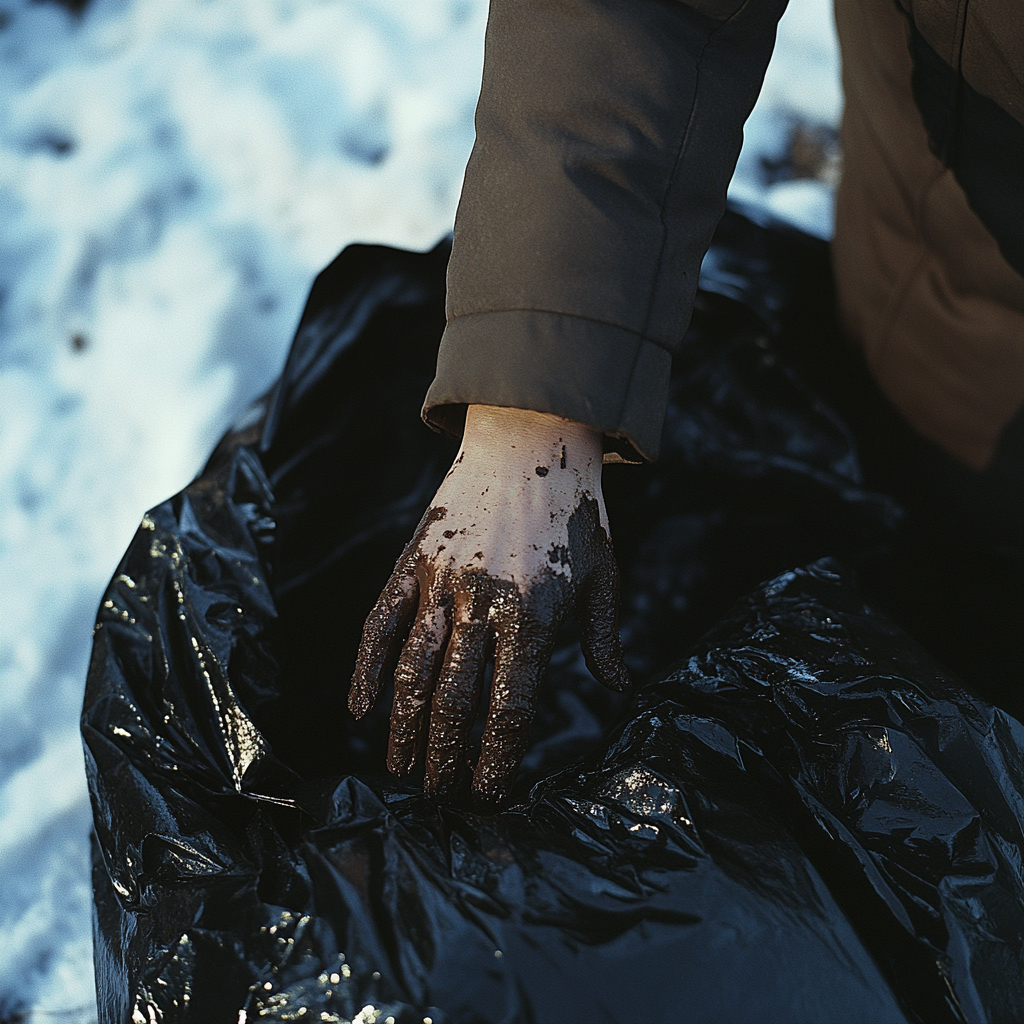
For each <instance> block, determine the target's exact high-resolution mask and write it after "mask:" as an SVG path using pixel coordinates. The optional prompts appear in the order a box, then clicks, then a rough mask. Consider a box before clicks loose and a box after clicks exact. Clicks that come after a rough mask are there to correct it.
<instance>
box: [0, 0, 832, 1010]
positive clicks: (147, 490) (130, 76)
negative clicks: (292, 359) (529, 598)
mask: <svg viewBox="0 0 1024 1024" xmlns="http://www.w3.org/2000/svg"><path fill="white" fill-rule="evenodd" d="M486 7H487V3H486V0H415V2H412V0H215V2H211V0H144V2H140V0H135V2H131V0H93V2H92V3H91V4H89V5H88V6H87V7H86V9H85V12H84V14H83V15H82V16H81V17H78V16H75V15H72V14H69V13H68V12H67V11H66V10H64V9H63V8H61V7H59V6H56V5H54V4H52V3H32V2H29V0H0V1024H7V1022H11V1021H14V1020H19V1021H22V1020H24V1021H35V1022H41V1021H43V1020H55V1019H56V1020H61V1021H65V1022H67V1024H74V1022H86V1021H92V1020H94V1019H95V1010H94V1006H93V1002H94V994H93V981H92V968H91V938H90V902H91V894H90V888H89V875H88V860H89V858H88V833H89V827H90V818H89V808H88V799H87V795H86V789H85V778H84V772H83V768H82V754H81V744H80V741H79V737H78V712H79V707H80V704H81V699H82V688H83V681H84V678H85V670H86V665H87V660H88V654H89V643H90V634H91V624H92V620H93V615H94V611H95V607H96V604H97V602H98V599H99V596H100V594H101V592H102V590H103V587H104V586H105V584H106V581H107V579H108V577H109V576H110V575H111V573H112V570H113V569H114V567H115V565H116V563H117V561H118V558H119V556H120V554H121V552H122V551H123V549H124V548H125V546H126V545H127V543H128V541H129V539H130V537H131V535H132V533H133V532H134V530H135V527H136V525H137V524H138V521H139V519H140V517H141V515H142V513H143V512H144V511H145V510H146V509H147V508H149V507H150V506H152V505H155V504H157V503H158V502H159V501H161V500H163V499H164V498H166V497H167V496H168V495H170V494H172V493H173V492H175V491H177V490H179V489H180V488H181V487H182V486H183V485H184V484H185V483H186V482H187V481H188V480H189V479H190V478H191V477H192V475H193V474H194V473H195V472H196V471H197V469H198V468H199V467H200V466H201V464H202V463H203V461H204V459H205V457H206V454H207V452H208V450H209V449H210V447H211V445H212V443H213V442H214V441H215V439H216V438H217V436H218V435H219V434H220V433H221V432H222V431H223V429H224V428H225V427H226V425H227V424H229V423H230V421H231V419H232V417H233V416H234V415H235V414H236V413H237V412H238V411H239V410H240V409H241V408H242V407H243V406H244V405H245V404H246V402H247V401H248V400H249V399H251V398H252V397H253V396H254V395H256V394H258V393H259V392H261V391H262V390H263V389H265V388H266V387H267V386H268V385H269V384H270V383H271V382H272V380H273V379H274V377H275V375H276V374H277V372H278V371H279V368H280V366H281V364H282V361H283V359H284V356H285V352H286V349H287V346H288V343H289V341H290V338H291V334H292V330H293V328H294V325H295V323H296V320H297V317H298V315H299V313H300V311H301V308H302V304H303V301H304V299H305V296H306V292H307V290H308V288H309V285H310V283H311V281H312V279H313V277H314V275H315V274H316V273H317V271H318V270H319V269H320V268H321V267H322V266H324V265H325V264H326V263H327V262H329V261H330V260H331V259H332V258H333V256H334V255H335V254H336V253H337V252H338V251H339V250H340V249H341V248H342V247H344V246H345V245H346V244H348V243H349V242H352V241H373V242H383V243H387V244H391V245H398V246H404V247H409V248H426V247H429V246H431V245H433V243H434V242H435V241H436V240H437V239H438V238H439V237H440V236H441V235H443V234H445V233H446V232H448V231H449V230H450V227H451V224H452V219H453V215H454V211H455V205H456V202H457V199H458V192H459V187H460V184H461V177H462V171H463V167H464V165H465V162H466V159H467V157H468V155H469V150H470V146H471V145H472V138H473V126H472V112H473V106H474V104H475V100H476V92H477V89H478V86H479V76H480V66H481V57H482V41H483V30H484V24H485V20H486ZM840 103H841V100H840V92H839V84H838V60H837V54H836V45H835V38H834V30H833V27H832V18H831V9H830V5H829V3H828V0H794V2H793V4H792V6H791V9H790V11H789V13H787V15H786V17H785V18H784V19H783V22H782V25H781V27H780V34H779V45H778V47H777V51H776V56H775V58H774V60H773V64H772V66H771V68H770V69H769V73H768V78H767V80H766V84H765V89H764V92H763V94H762V98H761V101H760V102H759V104H758V107H757V109H756V110H755V113H754V115H753V116H752V117H751V120H750V122H748V128H747V144H746V145H745V147H744V152H743V155H742V156H741V159H740V165H739V167H738V169H737V175H736V178H735V180H734V182H733V186H732V193H733V195H734V196H736V197H737V198H739V199H742V200H744V201H746V202H753V203H757V204H759V205H761V206H763V207H766V208H768V209H770V210H772V211H773V212H775V213H776V214H778V215H781V216H783V217H786V218H788V219H790V220H792V221H794V222H795V223H797V224H799V225H800V226H802V227H804V228H805V229H807V230H811V231H814V232H816V233H818V234H820V235H822V236H824V237H827V236H829V235H830V234H831V224H832V213H831V188H830V182H831V181H832V180H833V177H834V175H832V174H831V173H823V174H821V175H819V177H820V178H822V179H823V180H817V179H814V178H806V179H801V180H779V181H775V182H774V183H771V182H772V181H773V178H772V175H771V174H766V172H765V169H764V167H765V164H764V160H767V161H768V162H769V163H772V162H773V161H778V160H779V158H780V156H781V154H782V152H783V150H785V149H786V148H787V146H788V145H789V143H790V141H791V138H792V128H793V126H794V125H801V124H802V125H803V126H804V127H805V128H809V129H810V130H811V134H812V135H814V132H815V131H816V130H817V129H819V128H824V129H826V130H832V129H834V128H835V126H836V124H837V122H838V116H839V110H840ZM815 137H818V136H815ZM825 137H830V136H829V134H828V131H826V132H825ZM783 177H784V176H783Z"/></svg>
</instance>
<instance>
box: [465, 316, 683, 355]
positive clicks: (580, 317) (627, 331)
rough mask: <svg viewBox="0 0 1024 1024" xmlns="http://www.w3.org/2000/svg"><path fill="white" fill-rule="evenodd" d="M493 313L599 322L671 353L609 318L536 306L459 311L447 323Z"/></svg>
mask: <svg viewBox="0 0 1024 1024" xmlns="http://www.w3.org/2000/svg"><path fill="white" fill-rule="evenodd" d="M495 313H543V314H544V315H545V316H561V317H565V318H566V319H567V320H584V321H586V322H587V323H592V324H600V325H601V326H602V327H611V328H613V329H614V330H616V331H622V332H623V333H624V334H631V335H633V337H635V338H639V339H640V341H644V342H647V343H648V344H651V345H656V346H657V347H658V348H660V349H663V350H664V351H666V352H668V353H669V355H671V354H672V348H671V344H670V343H669V342H662V341H658V339H657V338H652V337H650V336H649V335H647V334H643V333H642V332H640V331H636V330H634V329H633V328H632V327H623V326H622V324H616V323H612V322H611V321H610V320H601V319H599V318H598V317H595V316H584V315H582V314H581V313H564V312H561V311H560V310H557V309H543V308H538V307H536V306H509V307H507V308H504V309H482V310H477V311H476V312H475V313H460V314H459V315H458V316H453V317H449V318H448V321H447V322H448V323H449V324H453V323H455V321H456V320H468V319H469V318H470V317H475V316H491V315H492V314H495Z"/></svg>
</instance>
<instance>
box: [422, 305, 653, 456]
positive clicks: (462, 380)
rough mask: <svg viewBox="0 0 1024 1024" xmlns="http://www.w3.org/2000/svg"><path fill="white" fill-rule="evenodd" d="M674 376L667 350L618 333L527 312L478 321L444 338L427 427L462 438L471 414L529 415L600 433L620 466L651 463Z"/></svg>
mask: <svg viewBox="0 0 1024 1024" xmlns="http://www.w3.org/2000/svg"><path fill="white" fill-rule="evenodd" d="M671 366H672V356H671V354H670V353H669V352H668V351H667V349H665V348H664V347H662V346H661V345H659V344H658V343H657V342H654V341H651V340H650V339H648V338H644V337H641V336H640V335H639V334H635V333H633V332H632V331H629V330H626V329H625V328H622V327H618V326H616V325H614V324H608V323H603V322H601V321H597V320H589V319H586V318H584V317H578V316H571V315H566V314H563V313H553V312H547V311H544V310H533V309H509V310H501V311H497V312H489V313H474V314H470V315H468V316H461V317H458V318H456V319H454V320H450V321H449V323H448V326H447V328H446V329H445V332H444V337H443V338H442V339H441V348H440V351H439V352H438V357H437V375H436V377H435V378H434V382H433V383H432V384H431V386H430V390H429V391H428V392H427V397H426V401H425V402H424V405H423V419H424V420H425V421H426V422H427V423H428V424H429V425H430V426H432V427H434V428H435V429H437V430H442V431H445V432H446V433H450V434H454V435H455V436H456V437H458V436H460V435H461V434H462V430H463V426H464V424H465V417H466V407H467V406H468V405H494V406H499V407H503V408H511V409H532V410H533V411H534V412H544V413H551V414H552V415H555V416H561V417H562V418H563V419H567V420H574V421H576V422H577V423H585V424H586V425H587V426H589V427H592V428H593V429H594V430H598V431H600V432H601V433H603V434H604V435H605V436H606V438H608V439H609V443H608V444H607V445H606V447H607V448H608V449H609V450H610V452H612V453H617V454H618V455H619V457H620V459H621V460H624V461H639V460H641V459H646V460H653V459H656V458H657V456H658V449H659V446H660V441H661V428H662V423H663V421H664V417H665V405H666V402H667V399H668V382H669V374H670V372H671ZM606 461H617V460H615V459H614V458H612V459H609V458H608V457H607V456H606Z"/></svg>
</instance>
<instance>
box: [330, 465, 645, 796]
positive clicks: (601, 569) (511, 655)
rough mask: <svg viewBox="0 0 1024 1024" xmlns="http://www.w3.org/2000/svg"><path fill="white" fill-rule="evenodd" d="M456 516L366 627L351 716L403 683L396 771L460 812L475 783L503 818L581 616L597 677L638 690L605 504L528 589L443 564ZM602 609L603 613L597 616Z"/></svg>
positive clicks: (405, 559)
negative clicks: (553, 665) (554, 665)
mask: <svg viewBox="0 0 1024 1024" xmlns="http://www.w3.org/2000/svg"><path fill="white" fill-rule="evenodd" d="M563 452H564V449H563ZM446 516H447V510H446V509H445V508H444V507H442V506H434V507H432V508H430V509H428V510H427V512H426V513H425V515H424V516H423V518H422V519H421V520H420V524H419V527H418V528H417V530H416V533H415V535H414V536H413V539H412V540H411V541H410V542H409V544H408V545H407V546H406V548H405V550H404V551H403V553H402V556H401V557H400V558H399V560H398V562H397V564H396V566H395V570H394V572H393V573H392V576H391V578H390V580H389V581H388V583H387V585H386V586H385V588H384V592H383V593H382V595H381V599H380V600H379V601H378V602H377V605H376V606H375V607H374V609H373V611H372V612H371V614H370V616H369V618H368V619H367V622H366V628H365V630H364V633H363V643H362V645H361V647H360V654H359V658H358V661H357V665H356V671H355V676H354V680H355V681H356V682H355V684H354V687H353V691H352V694H351V696H350V707H351V710H352V712H353V714H354V715H355V716H356V717H357V718H358V717H362V715H364V714H365V713H366V712H367V711H368V710H369V708H370V706H371V705H372V704H373V703H374V702H375V701H376V699H377V698H378V696H379V694H380V691H381V687H382V684H383V683H384V682H385V681H386V679H387V677H388V676H389V675H391V674H392V672H393V674H394V684H395V689H394V700H393V706H392V713H391V731H390V741H389V744H388V757H387V766H388V769H389V771H391V772H392V773H393V774H395V775H397V776H400V777H402V776H409V775H411V774H412V773H413V772H415V771H416V769H417V767H418V766H419V765H420V764H421V763H423V762H424V759H425V761H426V765H425V766H426V773H425V778H424V788H425V790H426V792H427V793H428V794H430V795H432V796H435V797H438V798H439V799H442V800H445V801H449V802H453V801H457V802H462V801H465V800H466V799H467V798H469V796H470V794H469V790H470V780H471V788H472V803H473V804H474V806H476V807H477V808H478V809H481V810H485V809H486V810H493V809H495V808H497V807H500V806H501V805H502V804H503V803H505V802H506V801H507V799H508V795H509V793H510V791H511V788H512V785H513V783H514V780H515V774H516V771H517V769H518V766H519V763H520V762H521V760H522V758H523V755H524V753H525V751H526V746H527V741H528V737H529V732H530V726H531V724H532V721H533V717H534V714H535V712H536V707H537V700H538V687H539V685H540V681H541V679H542V678H543V675H544V671H545V669H546V668H547V664H548V661H549V659H550V656H551V650H552V647H553V646H554V643H555V639H556V637H557V635H558V630H559V627H560V626H561V624H562V622H563V621H564V620H565V619H566V617H567V616H568V614H569V611H570V609H571V608H572V607H573V605H574V604H575V605H576V607H577V608H581V606H582V609H583V610H581V614H580V615H579V616H578V618H579V624H580V632H581V640H582V642H583V646H584V650H585V652H586V659H587V664H588V667H590V668H591V671H592V672H594V674H595V675H597V676H598V678H599V679H602V680H604V681H605V682H606V685H609V686H610V687H611V688H613V689H616V690H619V691H623V690H625V689H627V688H628V687H629V680H628V677H627V676H626V673H625V669H624V667H623V665H622V660H621V659H622V651H621V644H620V642H619V638H618V633H617V630H616V629H615V617H616V611H617V603H618V582H617V580H618V573H617V569H616V564H615V554H614V550H613V548H612V544H611V541H610V539H609V537H608V535H607V533H606V532H605V530H604V528H603V527H602V526H601V523H600V509H599V506H598V503H597V501H596V499H594V498H593V497H592V496H589V495H587V496H585V497H584V498H583V499H581V501H580V502H579V504H578V505H577V507H576V508H575V509H574V510H573V512H572V513H571V514H570V516H569V519H568V521H567V524H566V533H567V540H568V543H567V544H554V545H552V546H551V548H550V549H549V551H548V562H549V563H550V564H549V565H543V566H541V568H540V569H539V571H538V573H537V575H536V576H535V577H534V578H533V579H530V580H529V581H528V582H527V583H526V585H525V586H520V585H519V584H517V583H515V582H512V581H510V580H506V579H501V578H499V577H496V576H493V575H491V574H490V573H488V572H487V571H486V570H485V569H483V568H481V567H479V566H474V565H472V564H469V565H461V566H454V565H452V564H451V562H450V561H448V560H444V559H441V558H439V557H438V556H439V555H440V554H441V552H442V551H443V550H445V547H444V545H439V546H438V547H437V548H435V549H434V550H433V554H431V548H432V546H433V544H434V543H435V541H436V537H435V536H434V535H433V533H432V527H433V526H434V524H435V523H437V522H439V521H441V520H443V519H445V518H446ZM442 536H444V537H445V538H449V539H450V538H451V537H452V536H454V531H453V530H445V531H443V534H442ZM481 557H483V553H482V552H477V553H476V555H475V556H474V559H475V558H481ZM602 602H608V603H607V604H604V605H602ZM595 607H598V608H602V609H603V610H602V611H598V612H597V613H596V614H595V612H594V609H595ZM492 660H493V666H492V665H491V662H492ZM392 666H393V667H392ZM489 668H492V669H493V670H492V671H491V673H490V685H489V689H488V690H487V694H486V699H485V700H483V701H482V700H481V697H482V695H483V691H484V690H485V689H486V688H487V687H486V683H487V677H488V674H489V673H488V669H489ZM481 705H482V708H481ZM477 738H478V740H479V754H478V756H477V758H476V764H475V768H474V767H473V757H472V753H473V752H474V748H475V747H476V745H477V744H476V742H475V741H476V740H477Z"/></svg>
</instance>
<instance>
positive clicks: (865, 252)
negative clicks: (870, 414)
mask: <svg viewBox="0 0 1024 1024" xmlns="http://www.w3.org/2000/svg"><path fill="white" fill-rule="evenodd" d="M902 2H903V5H904V7H905V8H906V9H907V12H908V13H910V14H912V16H913V23H914V24H916V26H917V29H918V31H919V32H920V35H921V36H922V37H923V38H924V40H925V41H926V43H927V44H928V45H929V46H930V47H931V48H932V50H933V51H934V52H935V53H936V54H938V56H939V57H941V58H942V59H943V60H944V61H945V62H946V63H947V64H948V65H949V66H950V67H951V68H953V69H954V70H957V71H961V72H962V73H963V76H964V79H965V80H966V82H967V83H968V85H969V86H970V87H971V88H973V89H974V90H976V91H977V92H979V93H980V94H982V95H983V96H985V97H988V99H990V100H993V101H995V103H996V104H998V106H999V107H1000V108H1002V110H1004V111H1005V112H1006V113H1007V114H1009V115H1010V116H1011V117H1012V118H1013V119H1014V121H1015V123H1016V124H1017V125H1021V124H1022V122H1024V4H1022V3H1020V2H1019V0H988V2H979V0H974V2H972V3H969V4H968V3H964V2H963V0H923V2H922V0H902ZM836 23H837V26H838V29H839V38H840V42H841V44H842V54H843V87H844V90H845V94H846V111H845V114H844V117H843V126H842V142H843V153H844V161H845V166H844V173H843V179H842V184H841V186H840V189H839V195H838V201H837V207H836V233H835V240H834V242H833V258H834V263H835V272H836V280H837V285H838V292H839V301H840V308H841V312H842V316H843V320H844V323H845V325H846V328H847V330H848V332H849V333H850V335H851V336H852V337H853V338H854V339H855V340H856V341H858V342H859V343H860V344H861V345H862V346H863V349H864V353H865V356H866V358H867V361H868V364H869V366H870V367H871V370H872V372H873V373H874V376H875V378H876V380H877V381H878V383H879V385H880V387H881V388H882V390H883V391H884V392H885V393H886V395H887V396H888V397H889V400H890V401H891V402H892V403H893V404H894V405H895V406H896V407H897V408H898V409H899V410H900V411H901V412H902V413H903V415H904V416H905V417H906V418H907V420H909V422H910V423H911V424H912V425H913V426H914V427H915V428H916V429H917V430H918V431H919V432H920V433H922V434H923V435H924V436H925V437H928V438H930V439H931V440H933V441H935V442H936V443H938V444H939V445H941V446H942V447H943V448H945V449H946V450H947V451H948V452H950V453H951V454H952V455H954V456H955V457H956V458H958V459H959V460H960V461H961V462H964V463H966V464H967V465H969V466H971V467H973V468H975V469H982V468H984V467H985V466H986V465H987V464H988V462H989V461H990V459H991V457H992V454H993V452H994V450H995V448H996V445H997V442H998V440H999V437H1000V434H1001V433H1002V431H1003V429H1004V428H1005V427H1006V425H1007V423H1008V422H1009V421H1010V420H1011V419H1012V418H1013V417H1014V415H1015V414H1016V413H1017V412H1018V410H1019V409H1020V408H1021V405H1022V403H1024V278H1022V277H1021V275H1020V274H1019V273H1018V272H1017V271H1015V270H1014V269H1013V268H1012V267H1011V266H1010V265H1009V263H1008V262H1007V260H1006V259H1005V258H1004V256H1003V255H1002V253H1001V251H1000V247H999V245H998V244H997V242H996V240H995V238H994V237H993V235H992V233H991V232H990V231H989V230H988V229H987V228H986V227H985V225H984V224H983V223H982V221H981V220H980V219H979V217H978V215H977V214H976V213H975V212H974V210H973V209H972V208H971V204H970V203H969V201H968V198H967V196H966V195H965V192H964V189H963V188H962V187H961V185H960V184H959V182H958V181H957V177H956V175H955V174H954V172H953V171H952V170H950V169H949V168H947V167H946V166H944V165H943V163H942V162H941V161H940V160H939V158H938V157H937V156H936V155H935V154H934V153H933V152H932V151H931V149H930V148H929V139H928V134H927V132H926V129H925V125H924V122H923V120H922V114H921V111H920V109H919V106H918V104H917V103H916V102H915V98H914V94H913V88H912V81H911V77H912V72H913V68H914V63H913V60H912V57H911V44H912V27H911V21H910V20H909V19H908V18H907V17H906V16H905V15H904V14H903V13H902V12H901V11H900V10H899V8H898V7H896V6H895V4H893V3H892V2H891V0H836ZM1007 135H1012V132H1008V133H1007ZM1011 142H1012V140H1011V139H1010V138H1007V140H1006V143H1007V145H1009V144H1011ZM1019 187H1020V197H1021V198H1022V199H1024V180H1022V181H1021V182H1020V183H1019ZM997 229H998V225H997Z"/></svg>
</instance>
